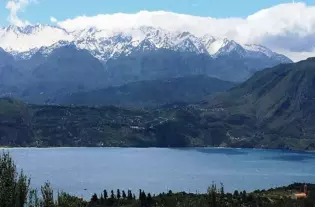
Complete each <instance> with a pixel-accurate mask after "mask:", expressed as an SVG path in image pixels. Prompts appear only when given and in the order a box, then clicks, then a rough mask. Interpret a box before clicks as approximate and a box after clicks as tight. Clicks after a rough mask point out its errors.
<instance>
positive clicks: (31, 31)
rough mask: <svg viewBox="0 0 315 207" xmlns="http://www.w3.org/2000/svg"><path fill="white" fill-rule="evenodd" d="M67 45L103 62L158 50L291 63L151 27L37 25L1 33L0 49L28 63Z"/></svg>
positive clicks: (253, 49)
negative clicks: (88, 53) (236, 56)
mask: <svg viewBox="0 0 315 207" xmlns="http://www.w3.org/2000/svg"><path fill="white" fill-rule="evenodd" d="M67 44H74V45H76V46H77V48H79V49H86V50H88V51H89V52H90V53H91V54H92V55H93V56H94V57H96V58H98V59H99V60H102V61H105V62H106V61H108V60H109V59H112V58H117V57H119V56H120V55H129V54H131V53H132V52H134V51H152V50H157V49H161V48H162V49H169V50H174V51H180V52H193V53H197V54H207V55H209V56H211V57H213V58H218V57H221V56H225V55H233V54H234V55H235V54H237V55H238V56H240V57H258V58H259V57H260V56H266V57H269V58H272V59H275V60H276V61H280V62H291V60H290V59H289V58H287V57H285V56H283V55H280V54H277V53H275V52H272V51H271V50H270V49H268V48H266V47H263V46H261V45H240V44H238V43H236V42H235V41H233V40H228V39H225V38H218V37H213V36H211V34H207V35H204V36H202V37H197V36H195V35H193V34H191V33H189V32H181V31H178V32H170V31H165V30H162V29H160V28H154V27H145V26H142V27H139V28H133V29H125V30H121V31H118V30H117V31H109V30H99V29H96V28H87V29H84V30H80V31H72V32H68V31H66V30H65V29H63V28H60V27H53V26H49V25H41V24H37V25H34V26H26V27H16V26H8V27H4V28H1V29H0V47H1V48H3V49H4V50H5V51H7V52H9V53H11V54H12V55H13V56H15V57H16V58H21V59H29V58H31V57H32V56H33V55H34V54H36V53H37V52H40V53H42V54H44V55H49V54H50V53H51V52H52V51H54V50H55V49H56V48H58V47H62V46H65V45H67Z"/></svg>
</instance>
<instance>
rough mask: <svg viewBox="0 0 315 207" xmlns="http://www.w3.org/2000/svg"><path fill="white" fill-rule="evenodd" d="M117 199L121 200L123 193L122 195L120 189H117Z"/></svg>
mask: <svg viewBox="0 0 315 207" xmlns="http://www.w3.org/2000/svg"><path fill="white" fill-rule="evenodd" d="M116 197H117V199H118V200H119V199H120V198H121V195H120V190H119V189H117V195H116Z"/></svg>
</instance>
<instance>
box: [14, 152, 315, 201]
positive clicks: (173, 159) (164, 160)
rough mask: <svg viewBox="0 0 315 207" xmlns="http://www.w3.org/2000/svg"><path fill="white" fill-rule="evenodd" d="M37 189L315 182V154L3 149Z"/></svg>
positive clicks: (81, 191) (84, 192)
mask: <svg viewBox="0 0 315 207" xmlns="http://www.w3.org/2000/svg"><path fill="white" fill-rule="evenodd" d="M8 150H9V151H10V153H11V155H12V156H13V157H14V159H15V161H16V164H17V166H18V168H20V169H21V168H23V170H24V172H25V173H26V174H27V175H29V176H30V177H31V178H32V186H33V187H35V188H39V187H40V185H41V184H43V183H44V182H45V181H50V182H51V183H52V185H53V187H54V189H55V190H64V191H66V192H70V193H72V194H75V195H78V196H84V197H85V198H87V197H89V196H90V195H91V194H92V193H94V192H96V193H101V192H102V191H103V189H107V190H111V189H117V188H119V189H125V190H128V189H132V190H133V191H135V192H138V189H144V190H145V191H148V192H152V193H159V192H165V191H168V190H169V189H172V190H173V191H187V192H196V191H198V192H205V191H206V190H207V187H208V186H209V185H211V184H212V182H215V183H217V184H220V183H221V182H222V183H223V184H224V186H225V189H226V191H230V192H232V191H234V190H235V189H238V190H247V191H252V190H254V189H258V188H271V187H276V186H282V185H287V184H291V183H293V182H313V183H315V154H312V153H293V152H286V151H280V150H256V149H214V148H206V149H205V148H202V149H200V148H191V149H155V148H149V149H136V148H126V149H122V148H50V149H33V148H23V149H8Z"/></svg>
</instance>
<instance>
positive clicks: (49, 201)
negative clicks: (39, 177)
mask: <svg viewBox="0 0 315 207" xmlns="http://www.w3.org/2000/svg"><path fill="white" fill-rule="evenodd" d="M41 193H42V198H43V200H42V205H43V206H45V207H54V192H53V189H52V187H51V185H50V183H49V182H46V183H45V184H44V185H43V186H42V187H41Z"/></svg>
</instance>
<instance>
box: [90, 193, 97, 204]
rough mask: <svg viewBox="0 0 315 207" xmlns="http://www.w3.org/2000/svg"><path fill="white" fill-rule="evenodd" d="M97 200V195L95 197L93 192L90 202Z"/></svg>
mask: <svg viewBox="0 0 315 207" xmlns="http://www.w3.org/2000/svg"><path fill="white" fill-rule="evenodd" d="M97 201H98V197H97V195H96V193H94V194H93V195H92V198H91V202H93V203H96V202H97Z"/></svg>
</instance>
